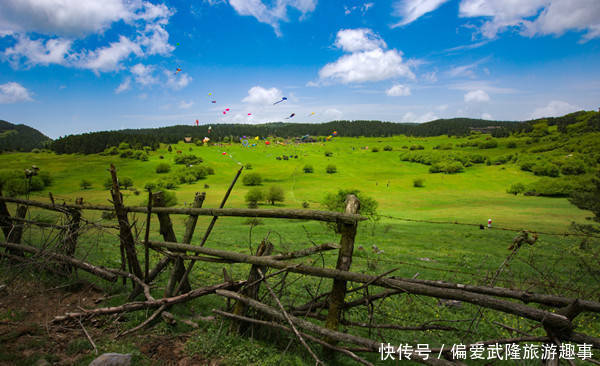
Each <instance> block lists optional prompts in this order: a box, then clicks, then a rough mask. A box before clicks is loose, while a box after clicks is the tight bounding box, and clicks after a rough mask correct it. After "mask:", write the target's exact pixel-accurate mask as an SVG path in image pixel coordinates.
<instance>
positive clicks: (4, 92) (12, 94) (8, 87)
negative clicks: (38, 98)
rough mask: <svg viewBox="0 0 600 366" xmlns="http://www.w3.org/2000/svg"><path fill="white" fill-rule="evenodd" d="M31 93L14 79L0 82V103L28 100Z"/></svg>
mask: <svg viewBox="0 0 600 366" xmlns="http://www.w3.org/2000/svg"><path fill="white" fill-rule="evenodd" d="M32 100H33V98H31V93H30V92H29V90H27V89H26V88H25V87H24V86H23V85H21V84H19V83H16V82H14V81H12V82H8V83H6V84H0V104H10V103H18V102H30V101H32Z"/></svg>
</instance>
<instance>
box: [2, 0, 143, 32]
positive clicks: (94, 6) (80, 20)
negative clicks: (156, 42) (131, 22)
mask: <svg viewBox="0 0 600 366" xmlns="http://www.w3.org/2000/svg"><path fill="white" fill-rule="evenodd" d="M130 17H131V9H130V8H129V7H128V5H127V3H126V2H125V1H123V0H102V1H94V0H41V1H40V0H2V1H1V2H0V31H5V32H6V31H11V32H14V33H19V32H38V33H41V34H47V35H61V36H81V35H85V34H89V33H102V32H103V31H105V30H106V29H108V28H109V27H110V25H111V24H112V23H113V22H116V21H119V20H125V19H129V18H130Z"/></svg>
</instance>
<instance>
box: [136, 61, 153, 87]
mask: <svg viewBox="0 0 600 366" xmlns="http://www.w3.org/2000/svg"><path fill="white" fill-rule="evenodd" d="M153 72H154V66H152V65H148V66H146V65H143V64H136V65H135V66H133V67H132V68H131V73H132V74H133V75H134V76H135V82H136V83H138V84H141V85H150V84H154V83H156V82H157V79H156V78H155V77H154V75H153Z"/></svg>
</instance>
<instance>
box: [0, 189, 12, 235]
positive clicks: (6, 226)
mask: <svg viewBox="0 0 600 366" xmlns="http://www.w3.org/2000/svg"><path fill="white" fill-rule="evenodd" d="M0 197H2V190H0ZM0 226H2V232H3V233H4V239H5V240H6V241H8V234H10V228H11V227H12V222H11V221H10V212H8V207H7V206H6V202H4V201H3V200H0Z"/></svg>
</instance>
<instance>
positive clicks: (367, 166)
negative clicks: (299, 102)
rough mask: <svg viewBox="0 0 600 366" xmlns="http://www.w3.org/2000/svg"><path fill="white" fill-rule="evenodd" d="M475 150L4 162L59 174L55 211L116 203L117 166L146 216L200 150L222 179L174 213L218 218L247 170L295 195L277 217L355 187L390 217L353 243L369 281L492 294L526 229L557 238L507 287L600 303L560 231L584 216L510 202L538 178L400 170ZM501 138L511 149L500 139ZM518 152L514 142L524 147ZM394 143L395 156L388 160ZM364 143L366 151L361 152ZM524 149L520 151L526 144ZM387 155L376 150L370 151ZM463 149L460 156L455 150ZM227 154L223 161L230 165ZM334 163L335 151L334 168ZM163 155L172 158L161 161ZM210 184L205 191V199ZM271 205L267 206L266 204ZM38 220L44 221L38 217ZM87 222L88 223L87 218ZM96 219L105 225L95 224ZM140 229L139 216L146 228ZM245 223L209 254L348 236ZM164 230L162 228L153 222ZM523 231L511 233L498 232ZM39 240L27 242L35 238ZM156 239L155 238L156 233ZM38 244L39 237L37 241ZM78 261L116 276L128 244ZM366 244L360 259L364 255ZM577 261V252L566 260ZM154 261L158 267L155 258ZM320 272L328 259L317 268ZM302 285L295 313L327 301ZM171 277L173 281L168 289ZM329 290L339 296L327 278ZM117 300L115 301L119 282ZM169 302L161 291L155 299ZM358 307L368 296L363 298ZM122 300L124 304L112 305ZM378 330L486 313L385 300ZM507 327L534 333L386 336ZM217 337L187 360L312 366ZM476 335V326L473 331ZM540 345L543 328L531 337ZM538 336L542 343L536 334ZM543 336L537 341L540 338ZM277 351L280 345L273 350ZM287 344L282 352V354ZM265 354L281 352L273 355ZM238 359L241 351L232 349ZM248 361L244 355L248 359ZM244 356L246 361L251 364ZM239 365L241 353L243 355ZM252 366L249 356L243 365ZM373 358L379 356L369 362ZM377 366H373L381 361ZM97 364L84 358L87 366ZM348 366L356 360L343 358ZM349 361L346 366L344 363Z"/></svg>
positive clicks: (192, 348)
mask: <svg viewBox="0 0 600 366" xmlns="http://www.w3.org/2000/svg"><path fill="white" fill-rule="evenodd" d="M464 141H466V139H458V138H448V137H446V136H440V137H430V138H410V137H404V136H397V137H390V138H335V139H333V140H332V141H331V142H327V143H314V144H287V145H279V144H271V145H269V146H267V145H264V143H262V142H261V143H259V144H258V145H257V146H256V147H243V146H240V144H233V145H224V146H210V147H205V146H195V145H192V144H183V143H180V144H177V145H173V146H172V147H173V152H172V153H169V152H168V151H167V149H166V146H163V147H162V148H161V149H160V150H158V151H156V152H152V153H151V154H150V158H149V161H146V162H141V161H138V160H132V159H123V158H119V157H115V156H100V155H88V156H85V155H55V154H51V153H38V154H32V153H7V154H2V155H0V166H2V167H3V168H7V169H23V168H27V167H29V166H31V165H32V164H35V165H37V166H38V167H40V169H41V170H45V171H49V172H50V173H51V176H52V177H53V183H52V185H51V186H50V187H48V188H47V189H46V190H44V191H41V192H34V193H32V194H31V195H30V198H32V199H40V200H47V197H48V191H51V192H52V193H53V195H54V197H55V198H56V199H57V200H58V201H59V202H61V201H62V200H65V201H67V202H73V201H74V199H75V198H76V197H83V198H84V201H85V202H86V203H102V204H106V203H107V199H109V197H110V194H109V191H107V190H106V189H104V188H103V187H102V183H103V182H104V181H105V180H106V178H107V177H108V176H109V174H108V171H107V168H108V167H109V165H110V163H114V164H115V165H116V167H117V170H118V174H119V176H120V177H130V178H132V179H133V182H134V186H135V187H136V188H137V189H138V190H139V191H142V193H141V194H139V195H136V194H134V193H133V191H132V190H128V191H124V196H125V203H126V204H127V205H132V206H136V205H141V204H142V203H143V201H144V199H145V198H146V195H145V193H144V192H143V187H144V185H145V184H146V183H148V182H152V181H156V180H157V179H158V178H159V175H158V174H156V173H155V168H156V166H157V165H158V164H159V163H160V162H167V163H170V164H171V166H172V169H174V168H176V167H177V166H176V165H174V164H173V159H174V157H175V156H176V155H177V154H176V151H177V150H181V151H182V152H183V153H184V154H188V153H193V154H195V155H198V156H201V157H202V158H203V159H204V164H206V165H208V166H210V167H212V168H214V170H215V174H214V175H209V176H208V177H207V178H206V179H203V180H200V181H198V182H196V183H194V184H182V185H180V186H179V187H178V188H177V189H176V190H175V192H176V195H177V198H178V202H179V203H178V206H183V205H184V204H189V203H190V202H191V201H192V199H193V197H194V193H195V192H199V191H206V193H207V198H206V201H205V204H204V207H218V205H219V203H220V201H221V200H222V197H223V195H224V193H225V191H226V189H227V187H228V186H229V184H230V182H231V180H232V178H233V176H234V175H235V172H236V170H237V169H239V167H240V165H246V164H251V165H252V169H251V170H246V171H244V172H243V174H248V173H250V172H256V173H259V174H260V175H261V176H262V177H263V184H262V187H264V188H268V187H269V186H271V185H278V186H281V187H282V188H283V189H284V191H285V201H284V202H283V203H280V204H277V205H276V207H286V208H302V204H303V202H308V204H309V205H310V208H311V209H323V206H322V204H321V202H322V201H323V198H324V196H325V195H326V194H327V193H335V192H337V190H339V189H359V190H360V191H361V192H362V193H364V194H366V195H368V196H370V197H372V198H373V199H375V200H376V201H377V202H378V203H379V208H378V213H379V214H380V215H383V217H382V218H381V219H380V220H379V221H377V222H375V223H373V222H365V223H362V224H361V225H360V226H359V229H358V235H357V240H356V244H355V256H354V260H353V265H352V270H354V271H358V272H367V273H383V272H385V271H388V270H392V269H396V271H395V272H394V273H393V275H396V276H401V277H413V276H415V275H416V276H418V278H420V279H442V280H451V281H458V282H468V283H476V284H488V283H489V280H490V278H491V276H492V275H493V274H494V272H495V271H496V269H497V268H498V267H499V266H500V264H501V263H502V262H503V261H504V259H505V258H506V256H507V255H508V254H509V251H508V250H507V247H508V246H509V245H510V244H511V243H512V239H513V238H514V237H515V236H516V235H517V231H518V230H522V229H526V230H532V231H539V232H544V233H549V234H552V233H554V234H557V235H547V234H540V236H539V240H538V241H537V242H536V243H535V245H533V246H524V247H523V248H522V249H521V250H520V251H519V254H518V257H517V258H516V259H515V260H514V261H513V262H512V264H511V266H510V267H508V268H507V269H506V270H505V271H504V272H503V274H502V275H501V277H500V278H499V281H498V285H501V286H506V287H520V288H525V287H526V288H528V289H531V290H537V291H542V292H548V293H555V294H560V295H564V296H583V297H590V298H594V299H595V300H598V299H597V296H598V295H597V293H595V292H594V291H597V283H596V282H595V281H594V278H593V277H591V276H590V275H589V274H588V272H586V270H585V268H584V267H583V266H582V264H581V258H584V257H585V253H583V254H582V251H581V249H580V247H579V242H580V241H581V240H579V239H578V238H576V237H572V236H569V237H565V236H561V235H560V234H562V233H566V232H570V231H571V229H570V225H571V223H572V222H577V223H584V222H586V220H585V218H586V216H590V213H589V212H585V211H582V210H579V209H578V208H576V207H575V206H573V205H571V204H570V203H569V202H568V200H567V199H566V198H548V197H530V196H523V195H518V196H515V195H512V194H508V193H506V189H507V188H508V187H509V186H510V185H511V184H513V183H516V182H521V183H524V184H528V183H531V182H533V181H535V180H537V179H538V177H536V176H534V175H533V174H532V173H530V172H524V171H522V170H520V168H519V167H518V166H516V165H515V164H503V165H489V166H488V165H485V164H476V165H473V166H471V167H467V168H466V169H465V171H464V172H463V173H459V174H431V173H429V172H428V169H429V167H428V166H426V165H422V164H417V163H410V162H403V161H401V160H400V158H399V155H400V153H401V152H403V151H406V149H403V146H411V145H415V144H419V145H423V146H424V147H425V151H427V150H431V149H432V148H433V146H436V145H440V144H446V143H448V142H451V143H453V144H455V145H456V144H458V143H460V142H464ZM500 141H502V140H500ZM517 141H518V140H517ZM386 145H389V146H391V147H392V148H393V150H392V151H384V149H383V148H384V146H386ZM366 146H368V149H363V148H364V147H366ZM522 146H524V142H523V141H519V147H522ZM373 147H378V149H379V151H378V152H373ZM456 149H457V148H455V150H456ZM461 151H467V152H474V153H479V154H483V155H486V156H488V157H490V158H492V159H493V158H496V157H498V156H501V155H504V154H508V153H514V152H516V151H520V149H519V148H517V149H508V148H507V147H505V146H504V145H503V143H502V142H501V144H500V146H499V147H498V148H493V149H484V150H482V149H478V148H476V147H469V148H462V149H461ZM223 152H225V153H226V155H223ZM325 152H332V153H333V154H332V156H330V157H326V156H325ZM281 155H292V156H296V155H297V156H298V158H297V159H296V158H291V159H290V160H276V159H275V158H276V157H277V156H281ZM160 156H163V157H164V159H160V158H159V157H160ZM306 164H310V165H312V166H313V167H314V173H312V174H306V173H304V172H303V167H304V166H305V165H306ZM328 164H334V165H336V167H337V173H335V174H327V173H326V172H325V167H326V166H327V165H328ZM416 178H421V179H423V180H424V187H421V188H416V187H413V180H414V179H416ZM82 179H88V180H90V181H92V182H93V186H92V188H91V189H87V190H82V189H81V188H80V187H79V184H80V181H81V180H82ZM205 185H208V186H209V187H208V188H205ZM250 188H251V187H247V186H244V185H242V182H241V181H240V182H238V184H237V185H236V187H235V189H234V190H233V193H232V196H231V197H230V199H229V201H228V203H227V205H226V207H246V203H245V201H244V196H245V194H246V192H247V191H248V190H249V189H250ZM269 206H270V205H267V204H266V203H261V207H269ZM31 215H32V216H33V217H36V215H37V216H38V217H43V216H44V215H47V214H45V213H41V212H40V211H37V210H32V211H31ZM87 217H90V216H89V215H88V216H87ZM90 218H94V219H98V217H93V216H91V217H90ZM138 218H139V219H140V220H142V219H141V217H138ZM488 218H491V219H492V220H493V226H494V229H492V230H480V229H479V227H478V226H472V225H456V224H453V223H454V222H458V223H467V224H475V225H479V224H484V225H485V224H486V223H487V220H488ZM183 219H184V218H182V217H179V218H175V219H174V221H175V224H176V225H175V228H176V233H177V235H178V238H180V237H181V236H182V235H183ZM403 219H414V220H427V221H439V222H445V223H444V224H431V223H424V222H413V221H406V220H403ZM208 221H209V218H201V219H200V221H199V226H198V228H197V233H196V237H195V240H194V241H193V243H194V242H197V241H199V239H200V238H201V234H200V233H201V232H202V231H203V229H204V227H206V225H207V223H208ZM245 222H246V220H245V219H242V218H221V219H219V221H218V223H217V225H216V227H215V230H214V231H213V234H212V235H211V237H210V239H209V241H208V243H207V244H206V245H207V246H208V247H214V248H221V249H224V248H226V249H231V250H237V251H240V252H244V253H249V251H250V249H249V248H254V249H255V248H256V246H257V245H258V243H259V242H260V240H261V239H262V238H264V237H265V236H269V238H270V240H271V241H273V243H274V245H275V248H276V251H289V250H294V249H300V248H303V247H307V246H309V245H311V243H313V242H314V243H317V244H320V243H323V242H328V241H338V240H339V238H338V236H337V235H336V234H335V233H334V232H333V231H332V230H329V229H328V228H327V227H326V226H325V225H323V224H319V223H315V222H307V221H293V220H276V219H265V220H262V222H261V224H260V225H258V226H255V227H251V226H249V225H247V224H246V223H245ZM152 225H153V226H152V227H154V228H156V227H158V224H157V223H154V222H153V224H152ZM498 228H507V229H514V230H515V231H509V230H499V229H498ZM28 235H29V236H28ZM151 236H152V237H154V238H157V239H158V238H159V237H160V236H159V234H158V232H156V230H154V232H153V233H152V235H151ZM38 237H39V234H38V233H37V232H30V233H28V234H26V235H25V240H32V241H33V240H35V238H38ZM28 238H29V239H28ZM82 243H85V244H82V245H81V246H80V247H79V248H78V254H80V255H82V256H83V255H85V256H87V258H88V259H89V260H90V261H91V262H93V263H99V264H103V265H107V266H110V267H118V265H119V262H120V259H119V256H118V245H117V241H116V237H115V235H114V233H111V232H106V233H103V234H100V235H98V234H97V233H94V234H91V233H90V234H89V235H84V238H83V239H82ZM372 245H376V246H377V247H378V248H379V249H382V250H383V253H380V254H375V253H373V251H372V250H371V246H372ZM359 246H362V247H363V248H364V249H363V250H359V249H358V247H359ZM570 254H572V255H570ZM156 258H157V255H155V256H153V260H156ZM336 258H337V254H336V253H335V252H333V251H332V252H328V253H326V254H325V255H324V256H323V258H322V260H323V262H324V263H325V265H326V266H328V267H334V266H335V261H336ZM317 259H318V260H319V261H321V258H317ZM196 268H197V270H196V271H195V273H194V279H193V281H194V283H196V284H199V283H216V282H219V281H221V279H222V272H221V268H222V265H208V264H201V265H199V266H197V267H196ZM227 268H228V271H229V272H230V273H233V275H234V277H235V278H236V279H241V278H245V277H246V276H247V270H248V268H247V266H229V267H227ZM295 279H297V282H296V284H295V285H293V286H289V287H288V288H286V292H287V294H288V295H290V296H286V297H285V298H286V301H294V303H295V304H296V305H299V304H301V303H302V301H303V300H306V299H308V294H307V291H306V289H305V287H306V286H308V287H309V288H310V289H311V290H312V291H313V292H314V291H317V285H318V284H317V282H316V281H314V280H309V279H307V278H304V277H300V276H294V275H291V276H290V277H289V278H288V283H291V282H293V281H294V280H295ZM163 280H164V279H163ZM324 282H326V283H323V284H322V285H321V287H320V289H321V291H323V290H324V289H325V290H327V289H329V287H330V283H329V281H324ZM114 286H115V287H113V291H117V292H118V291H119V288H117V287H116V285H114ZM157 294H160V290H157ZM352 296H356V297H360V296H362V294H360V295H359V294H354V295H352ZM119 300H120V301H122V300H123V298H120V299H119V298H117V299H115V300H114V301H115V303H118V301H119ZM192 304H193V305H192V306H191V308H183V307H182V308H181V309H178V311H179V312H180V313H181V314H185V313H189V312H192V311H194V312H196V313H202V314H204V315H209V314H210V309H211V308H215V307H222V306H223V305H222V304H223V301H222V300H221V299H218V298H213V297H209V298H205V299H204V298H203V299H200V300H198V301H195V302H193V303H192ZM382 304H383V305H381V307H380V308H379V310H378V315H377V317H376V319H379V320H380V322H386V323H399V324H407V325H409V324H420V323H422V322H424V321H429V320H432V319H467V318H472V317H473V316H474V314H477V311H478V310H477V308H476V307H473V306H467V305H463V306H462V307H461V308H459V309H456V308H453V307H445V306H439V305H438V304H437V302H436V301H435V300H431V299H424V298H420V297H417V296H414V297H413V296H402V297H397V298H393V299H388V300H385V301H383V302H382ZM364 316H365V312H364V311H362V313H359V312H358V311H357V310H353V311H351V312H349V314H348V315H347V317H348V318H349V319H354V320H357V321H365V318H364ZM144 318H145V314H137V315H132V316H130V317H129V318H128V322H127V323H126V324H125V325H124V326H129V327H132V326H134V325H136V324H137V323H139V322H141V321H142V320H143V319H144ZM493 321H501V322H502V323H504V324H507V325H510V326H512V327H515V328H518V329H528V328H529V327H530V325H531V323H530V322H528V321H526V320H524V319H522V318H518V317H511V316H507V315H503V314H497V313H492V312H489V311H488V312H486V316H485V321H483V322H482V323H481V324H480V325H479V328H478V333H477V334H470V333H464V332H463V333H453V334H452V335H448V334H444V333H443V332H432V331H428V332H425V333H423V332H402V333H398V332H396V333H393V332H388V331H386V332H382V334H383V335H384V336H385V337H386V339H390V340H394V341H396V342H400V341H402V342H413V343H430V344H431V345H432V347H433V346H434V345H435V346H439V345H441V344H442V343H445V344H448V343H451V342H454V343H457V342H463V343H464V342H470V341H476V340H481V339H493V338H495V337H496V338H501V337H506V336H507V333H506V330H502V329H499V328H498V327H497V326H494V325H493V324H492V322H493ZM577 324H578V326H579V329H578V331H581V332H587V333H588V334H590V335H592V336H596V337H598V336H599V335H600V319H599V318H598V317H597V316H592V315H582V316H580V317H578V318H577ZM217 328H218V327H217V326H214V325H207V326H205V328H203V329H202V330H201V331H199V332H198V333H197V335H195V336H194V337H193V338H191V339H190V340H189V341H188V343H187V345H186V349H187V351H189V352H190V353H200V354H205V355H210V354H211V353H215V352H216V353H215V354H217V356H216V357H218V358H220V359H222V360H224V361H223V362H225V364H232V365H242V364H244V365H245V364H257V365H275V364H290V365H295V364H298V365H301V364H305V363H306V364H310V356H308V355H307V354H305V353H303V351H302V349H296V350H295V353H292V354H289V355H286V356H285V357H283V356H282V357H283V358H280V357H279V356H277V357H270V356H269V357H267V353H261V352H259V351H256V350H255V349H254V347H253V346H252V341H251V340H247V339H240V338H235V337H233V338H228V337H229V336H225V335H223V337H221V338H219V339H218V340H213V339H212V336H211V334H214V332H216V331H217V330H218V329H217ZM463 328H467V326H465V327H463ZM158 331H159V332H166V333H170V332H173V331H174V330H173V329H170V328H166V327H164V326H161V327H159V328H158ZM531 332H532V333H533V334H538V333H539V329H538V330H537V331H534V330H531ZM536 332H537V333H536ZM540 334H541V333H540ZM273 342H274V343H276V344H279V343H282V342H283V341H281V342H275V341H273ZM286 344H287V341H286V342H283V348H285V345H286ZM263 345H264V347H267V348H265V350H266V351H265V352H273V349H271V348H269V347H273V346H267V345H266V344H263ZM236 350H237V351H236ZM240 350H241V351H240ZM244 352H247V353H246V354H244ZM233 354H235V355H233ZM242 356H243V357H242ZM373 357H375V356H373ZM375 359H376V358H373V359H372V360H373V361H375ZM85 360H89V357H88V358H82V360H81V362H82V363H81V364H84V361H85ZM340 362H341V363H347V361H345V360H340ZM347 364H350V363H347Z"/></svg>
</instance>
